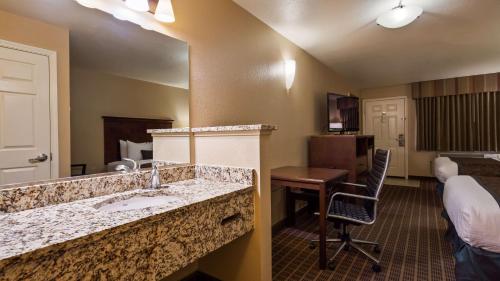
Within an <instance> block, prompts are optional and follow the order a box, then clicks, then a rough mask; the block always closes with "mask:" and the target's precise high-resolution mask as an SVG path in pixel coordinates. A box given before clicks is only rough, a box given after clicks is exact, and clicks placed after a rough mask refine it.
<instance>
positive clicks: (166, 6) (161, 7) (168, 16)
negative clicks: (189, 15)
mask: <svg viewBox="0 0 500 281" xmlns="http://www.w3.org/2000/svg"><path fill="white" fill-rule="evenodd" d="M155 18H156V19H157V20H159V21H161V22H169V23H171V22H174V21H175V16H174V9H173V8H172V0H159V1H158V6H156V10H155Z"/></svg>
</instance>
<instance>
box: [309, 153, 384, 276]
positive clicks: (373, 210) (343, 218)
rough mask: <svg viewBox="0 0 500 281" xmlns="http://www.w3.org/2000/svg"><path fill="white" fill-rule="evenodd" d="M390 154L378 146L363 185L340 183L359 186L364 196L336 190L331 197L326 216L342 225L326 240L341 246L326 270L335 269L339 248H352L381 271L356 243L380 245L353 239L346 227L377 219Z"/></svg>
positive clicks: (378, 250) (375, 269) (372, 221)
mask: <svg viewBox="0 0 500 281" xmlns="http://www.w3.org/2000/svg"><path fill="white" fill-rule="evenodd" d="M390 154H391V152H390V150H382V149H377V152H376V153H375V157H374V159H373V165H372V168H371V169H370V171H369V172H368V176H367V184H366V185H364V184H356V183H347V182H344V183H342V184H344V185H348V186H353V187H357V188H359V189H361V190H362V191H363V192H364V195H359V194H353V193H346V192H336V193H334V194H333V196H332V197H331V199H330V203H329V205H328V214H327V219H328V221H331V222H334V223H336V224H340V225H341V226H342V233H340V234H339V237H338V238H336V239H327V240H326V242H327V243H340V247H339V248H338V249H337V251H336V252H335V254H334V255H333V256H332V257H331V258H330V260H329V261H328V268H329V269H331V270H334V269H335V257H337V255H338V254H339V253H340V251H341V250H342V249H345V250H349V249H350V248H354V249H356V250H357V251H359V252H360V253H362V254H363V255H365V256H366V257H368V258H369V259H370V260H372V261H373V262H374V264H373V266H372V270H373V271H375V272H380V271H381V267H380V260H379V259H377V258H375V257H374V256H372V255H371V254H370V253H369V252H368V251H366V250H365V249H363V248H361V247H360V246H359V245H360V244H364V245H372V246H373V251H374V252H375V253H380V248H379V244H378V243H377V242H372V241H365V240H358V239H352V238H351V235H350V233H349V232H348V231H347V226H348V225H363V224H364V225H370V224H373V223H375V220H376V218H377V203H378V201H379V196H380V192H381V190H382V187H383V185H384V180H385V177H386V174H387V169H388V167H389V162H390ZM317 242H318V240H312V241H311V248H314V247H315V246H316V244H317Z"/></svg>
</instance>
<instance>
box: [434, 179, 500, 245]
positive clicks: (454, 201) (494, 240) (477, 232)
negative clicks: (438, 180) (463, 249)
mask: <svg viewBox="0 0 500 281" xmlns="http://www.w3.org/2000/svg"><path fill="white" fill-rule="evenodd" d="M443 203H444V207H445V209H446V212H447V213H448V216H449V218H450V220H451V221H452V222H453V225H454V226H455V229H456V231H457V233H458V236H460V238H461V239H462V240H463V241H465V242H466V243H467V244H469V245H471V246H474V247H478V248H482V249H484V250H487V251H491V252H495V253H500V207H499V206H498V203H497V201H496V200H495V198H493V196H491V194H490V193H489V192H488V191H486V190H485V189H484V188H483V187H482V186H481V185H480V184H478V183H477V182H476V181H475V180H474V179H473V178H472V177H470V176H453V177H451V178H449V179H448V180H447V181H446V184H445V186H444V194H443Z"/></svg>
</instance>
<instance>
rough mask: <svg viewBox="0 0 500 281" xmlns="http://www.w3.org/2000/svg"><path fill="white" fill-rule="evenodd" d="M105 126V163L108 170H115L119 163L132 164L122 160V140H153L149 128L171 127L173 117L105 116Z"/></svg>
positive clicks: (143, 141) (138, 142)
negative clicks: (148, 131)
mask: <svg viewBox="0 0 500 281" xmlns="http://www.w3.org/2000/svg"><path fill="white" fill-rule="evenodd" d="M102 119H103V128H104V164H105V165H106V167H107V170H108V171H114V168H115V167H116V166H118V165H121V164H123V165H130V163H129V162H126V161H122V154H121V151H120V140H123V141H131V142H134V143H137V144H140V143H148V142H152V141H153V138H152V136H151V134H148V133H147V130H148V129H170V128H172V122H173V120H171V119H150V118H130V117H114V116H103V117H102Z"/></svg>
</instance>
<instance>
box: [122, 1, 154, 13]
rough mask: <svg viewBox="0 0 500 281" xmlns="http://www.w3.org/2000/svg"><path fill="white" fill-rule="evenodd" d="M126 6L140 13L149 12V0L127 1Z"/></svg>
mask: <svg viewBox="0 0 500 281" xmlns="http://www.w3.org/2000/svg"><path fill="white" fill-rule="evenodd" d="M125 5H127V7H129V8H130V9H132V10H134V11H138V12H147V11H149V2H148V0H125Z"/></svg>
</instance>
